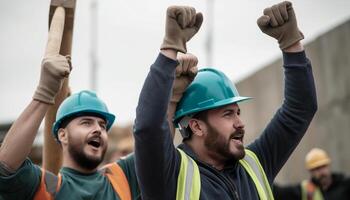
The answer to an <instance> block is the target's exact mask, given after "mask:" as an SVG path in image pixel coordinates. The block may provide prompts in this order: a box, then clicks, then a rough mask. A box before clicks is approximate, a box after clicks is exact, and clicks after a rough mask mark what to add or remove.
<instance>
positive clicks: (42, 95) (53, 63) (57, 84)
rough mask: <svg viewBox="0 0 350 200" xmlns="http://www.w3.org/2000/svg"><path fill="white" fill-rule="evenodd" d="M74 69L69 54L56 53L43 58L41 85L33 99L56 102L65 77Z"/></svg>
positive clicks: (50, 102)
mask: <svg viewBox="0 0 350 200" xmlns="http://www.w3.org/2000/svg"><path fill="white" fill-rule="evenodd" d="M71 70H72V65H71V61H70V57H69V56H66V57H65V56H62V55H55V56H49V57H46V58H44V59H43V61H42V64H41V74H40V81H39V85H38V87H37V89H36V91H35V93H34V96H33V99H35V100H38V101H41V102H44V103H48V104H54V103H55V96H56V94H57V93H58V92H59V90H60V89H61V87H62V84H63V80H64V78H66V77H68V76H69V74H70V72H71Z"/></svg>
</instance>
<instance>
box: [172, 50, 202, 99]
mask: <svg viewBox="0 0 350 200" xmlns="http://www.w3.org/2000/svg"><path fill="white" fill-rule="evenodd" d="M177 60H178V62H179V65H178V66H177V67H176V77H175V81H174V84H173V94H172V97H171V100H170V102H171V103H176V104H177V103H178V102H179V101H180V99H181V98H182V95H183V93H184V92H185V90H186V88H187V86H188V85H189V84H191V82H192V81H193V79H194V78H195V76H196V75H197V72H198V68H197V64H198V59H197V57H196V56H195V55H193V54H189V53H188V54H178V56H177Z"/></svg>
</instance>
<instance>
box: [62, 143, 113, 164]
mask: <svg viewBox="0 0 350 200" xmlns="http://www.w3.org/2000/svg"><path fill="white" fill-rule="evenodd" d="M70 141H71V140H70ZM83 148H84V145H83V144H74V143H73V142H71V143H70V144H68V152H69V154H70V155H71V156H72V158H73V160H74V161H75V162H76V163H77V164H78V165H79V166H80V167H82V168H84V169H87V170H94V169H96V168H97V167H98V166H99V165H100V164H101V163H102V161H103V159H104V156H105V153H106V150H107V147H104V149H103V152H102V155H101V156H100V157H95V156H89V155H87V154H86V153H84V149H83Z"/></svg>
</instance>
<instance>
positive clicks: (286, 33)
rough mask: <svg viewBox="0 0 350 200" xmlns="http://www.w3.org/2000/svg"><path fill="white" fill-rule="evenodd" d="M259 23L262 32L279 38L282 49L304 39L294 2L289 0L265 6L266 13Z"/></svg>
mask: <svg viewBox="0 0 350 200" xmlns="http://www.w3.org/2000/svg"><path fill="white" fill-rule="evenodd" d="M257 23H258V26H259V28H260V29H261V31H262V32H264V33H266V34H267V35H269V36H271V37H273V38H276V39H277V40H278V43H279V46H280V48H281V49H282V50H284V49H286V48H288V47H290V46H291V45H293V44H295V43H296V42H298V41H300V40H302V39H304V35H303V34H302V33H301V32H300V30H299V28H298V25H297V20H296V17H295V13H294V10H293V7H292V3H291V2H289V1H284V2H282V3H279V4H276V5H273V6H272V7H270V8H265V10H264V15H263V16H261V17H260V18H259V19H258V21H257Z"/></svg>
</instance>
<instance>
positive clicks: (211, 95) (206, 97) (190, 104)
mask: <svg viewBox="0 0 350 200" xmlns="http://www.w3.org/2000/svg"><path fill="white" fill-rule="evenodd" d="M247 99H251V97H242V96H240V95H239V93H238V91H237V89H236V87H235V85H234V84H233V83H232V82H231V80H230V79H229V78H228V77H227V76H226V75H225V74H224V73H223V72H221V71H219V70H216V69H213V68H203V69H200V70H199V71H198V74H197V76H196V77H195V79H194V80H193V81H192V83H191V84H190V85H189V86H188V87H187V88H186V90H185V92H184V94H183V96H182V98H181V99H180V101H179V103H178V105H177V107H176V112H175V117H174V123H175V124H176V125H177V123H178V122H179V121H180V120H181V118H182V117H184V116H188V115H193V114H195V113H198V112H200V111H204V110H209V109H213V108H217V107H220V106H224V105H228V104H232V103H237V102H240V101H244V100H247Z"/></svg>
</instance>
